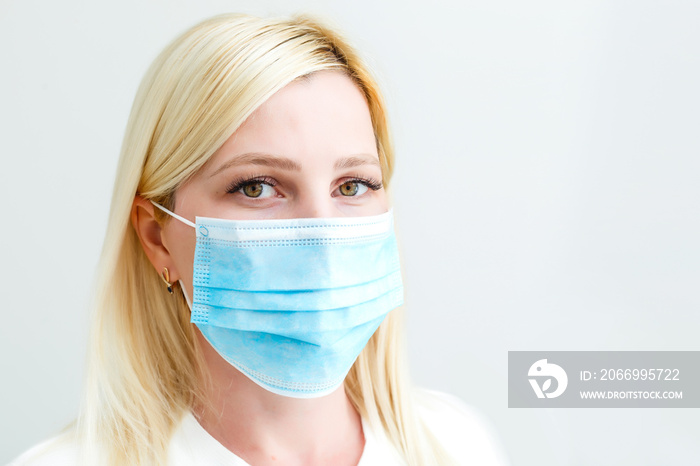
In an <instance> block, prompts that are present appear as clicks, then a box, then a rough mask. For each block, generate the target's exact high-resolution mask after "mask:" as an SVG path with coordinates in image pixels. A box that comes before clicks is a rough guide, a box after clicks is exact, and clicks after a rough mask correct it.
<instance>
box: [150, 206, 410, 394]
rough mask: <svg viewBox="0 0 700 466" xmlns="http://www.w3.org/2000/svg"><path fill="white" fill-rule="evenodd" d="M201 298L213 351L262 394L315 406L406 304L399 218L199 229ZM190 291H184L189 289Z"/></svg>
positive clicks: (200, 321)
mask: <svg viewBox="0 0 700 466" xmlns="http://www.w3.org/2000/svg"><path fill="white" fill-rule="evenodd" d="M154 205H155V206H156V207H158V208H160V209H161V210H163V211H165V212H166V213H168V214H169V215H171V216H172V217H174V218H176V219H178V220H180V221H182V222H183V223H185V224H187V225H190V226H192V227H194V228H195V231H196V235H197V244H196V249H195V257H194V272H193V278H192V284H193V296H192V300H191V301H190V300H189V297H188V296H187V293H185V297H186V298H187V299H188V304H190V308H191V310H192V314H191V322H192V323H194V324H196V325H197V327H198V328H199V330H200V331H201V332H202V334H203V335H204V337H205V338H206V339H207V341H208V342H209V343H210V344H211V346H212V347H213V348H214V349H215V350H216V351H217V352H218V353H219V354H220V355H221V357H223V358H224V359H225V360H226V361H228V362H229V363H230V364H231V365H232V366H234V367H235V368H236V369H238V370H239V371H240V372H242V373H243V374H245V375H246V376H247V377H248V378H250V379H251V380H252V381H253V382H255V383H257V384H258V385H260V386H261V387H263V388H265V389H267V390H269V391H271V392H273V393H277V394H279V395H285V396H290V397H295V398H312V397H319V396H323V395H326V394H328V393H331V392H332V391H334V390H336V389H337V388H338V387H339V386H340V385H341V384H342V383H343V380H344V379H345V376H346V375H347V373H348V371H349V370H350V368H351V367H352V364H353V363H354V362H355V359H356V358H357V356H358V355H359V354H360V352H361V351H362V349H363V348H364V346H365V344H366V343H367V341H368V340H369V338H370V337H371V336H372V334H373V333H374V332H375V330H376V329H377V328H378V327H379V325H380V324H381V322H382V321H383V320H384V317H385V316H386V315H387V313H388V312H389V311H391V310H392V309H394V308H396V307H398V306H400V305H401V304H402V303H403V286H402V282H401V272H400V266H399V255H398V248H397V245H396V237H395V235H394V226H393V218H392V212H391V211H389V212H386V213H384V214H381V215H376V216H371V217H348V218H308V219H306V218H304V219H282V220H225V219H216V218H204V217H197V218H196V223H192V222H190V221H189V220H187V219H185V218H182V217H180V216H179V215H176V214H174V213H173V212H170V211H169V210H167V209H165V208H163V207H161V206H159V205H157V204H154ZM183 292H184V288H183Z"/></svg>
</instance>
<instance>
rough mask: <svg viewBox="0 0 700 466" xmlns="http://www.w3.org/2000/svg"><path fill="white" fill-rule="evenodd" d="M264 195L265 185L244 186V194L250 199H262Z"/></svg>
mask: <svg viewBox="0 0 700 466" xmlns="http://www.w3.org/2000/svg"><path fill="white" fill-rule="evenodd" d="M262 193H263V183H252V184H248V185H246V186H243V194H245V195H246V196H248V197H260V195H261V194H262Z"/></svg>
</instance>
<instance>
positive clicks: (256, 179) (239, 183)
mask: <svg viewBox="0 0 700 466" xmlns="http://www.w3.org/2000/svg"><path fill="white" fill-rule="evenodd" d="M353 182H354V183H361V184H364V185H365V186H367V187H368V188H369V189H371V190H372V191H379V190H380V189H382V187H383V185H382V182H381V181H377V180H375V179H373V178H363V177H361V176H353V177H350V179H349V180H347V181H345V182H343V183H341V184H345V183H353ZM257 183H265V184H267V185H270V186H273V187H274V186H277V182H276V181H275V180H274V179H273V178H270V177H269V176H253V177H251V178H237V179H235V180H233V182H232V183H231V184H230V185H229V187H228V188H227V189H226V192H227V193H229V194H233V193H237V192H238V191H240V190H241V189H243V188H245V187H246V186H250V185H253V184H257Z"/></svg>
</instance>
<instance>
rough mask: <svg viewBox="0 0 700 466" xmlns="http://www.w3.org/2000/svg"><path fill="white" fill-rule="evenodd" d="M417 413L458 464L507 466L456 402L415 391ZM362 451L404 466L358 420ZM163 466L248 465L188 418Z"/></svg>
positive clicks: (68, 451)
mask: <svg viewBox="0 0 700 466" xmlns="http://www.w3.org/2000/svg"><path fill="white" fill-rule="evenodd" d="M416 401H417V403H418V405H417V408H418V414H419V416H420V417H421V419H423V421H424V422H425V423H426V425H427V426H428V428H429V429H430V430H431V432H432V433H433V435H434V436H435V437H436V438H437V439H438V440H439V441H440V442H441V443H442V445H443V446H444V448H445V450H446V451H447V452H448V453H449V454H450V455H451V456H452V457H453V458H454V459H455V460H457V462H458V464H464V465H478V466H507V465H508V461H507V459H506V456H505V454H504V453H503V452H502V450H501V449H500V447H499V445H498V442H497V441H496V439H495V437H494V435H493V434H492V432H491V429H490V427H489V426H488V423H486V422H485V421H484V420H483V418H482V417H481V416H480V415H479V414H478V413H477V412H476V411H475V410H474V409H473V408H470V407H469V406H467V405H466V404H464V403H463V402H462V401H460V400H459V399H458V398H456V397H454V396H451V395H447V394H444V393H439V392H433V391H427V390H420V391H418V393H417V400H416ZM362 429H363V432H364V436H365V447H364V450H363V452H362V457H361V458H360V462H359V463H358V465H357V466H405V464H406V463H405V462H404V461H403V460H402V459H401V457H400V455H399V454H398V452H397V451H396V449H395V448H394V446H393V444H392V443H391V442H390V441H389V440H388V439H387V438H386V436H385V435H384V433H383V432H381V431H380V432H375V431H372V430H371V429H370V428H369V425H367V423H366V422H365V421H364V420H363V421H362ZM77 458H78V448H77V445H75V444H74V443H73V442H70V441H66V440H65V439H64V438H61V437H56V438H53V439H51V440H48V441H46V442H44V443H41V444H39V445H37V446H35V447H34V448H32V449H30V450H29V451H27V452H26V453H24V454H23V455H22V456H20V457H19V458H17V459H16V460H15V461H13V462H12V463H10V465H9V466H74V465H76V464H77V463H78V461H77ZM167 464H168V466H223V465H225V466H250V465H249V464H248V463H246V462H245V461H243V460H242V459H241V458H239V457H238V456H236V455H235V454H233V453H232V452H231V451H229V450H228V449H226V447H224V446H223V445H221V444H220V443H219V442H218V441H217V440H216V439H214V437H212V436H211V435H209V433H208V432H207V431H206V430H204V428H203V427H202V426H201V425H200V424H199V422H197V420H196V419H195V417H194V415H192V413H187V414H186V415H185V417H184V418H183V420H182V422H181V423H180V426H179V427H178V428H177V429H176V431H175V433H174V434H173V437H172V439H171V441H170V446H169V448H168V463H167Z"/></svg>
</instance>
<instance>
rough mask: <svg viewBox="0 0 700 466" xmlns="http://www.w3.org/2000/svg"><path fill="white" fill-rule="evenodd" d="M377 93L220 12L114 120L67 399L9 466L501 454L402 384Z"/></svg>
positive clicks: (319, 34) (451, 408) (324, 50)
mask: <svg viewBox="0 0 700 466" xmlns="http://www.w3.org/2000/svg"><path fill="white" fill-rule="evenodd" d="M392 166H393V152H392V147H391V143H390V140H389V134H388V128H387V122H386V113H385V108H384V103H383V101H382V98H381V96H380V94H379V91H378V88H377V85H376V83H375V82H374V80H373V79H372V78H371V76H370V75H369V72H368V70H367V69H366V68H365V67H364V66H363V64H362V63H361V62H360V60H359V59H358V57H357V55H356V53H355V52H354V51H353V50H352V49H351V48H350V47H349V46H348V45H347V44H346V43H345V42H344V41H343V40H342V39H341V38H340V37H338V36H337V35H336V34H335V33H333V32H332V31H330V30H328V29H327V28H325V27H323V26H321V25H319V24H317V23H316V22H314V21H311V20H309V19H304V18H294V19H289V20H277V19H261V18H254V17H250V16H243V15H224V16H220V17H216V18H212V19H210V20H208V21H205V22H203V23H201V24H199V25H197V26H195V27H194V28H192V29H190V30H189V31H187V32H185V33H184V34H183V35H182V36H180V37H179V38H178V39H176V40H175V41H174V42H173V43H172V44H171V45H170V46H168V47H167V48H166V49H165V50H164V51H163V52H162V53H161V55H160V56H159V57H158V58H157V59H156V61H155V62H154V64H153V65H152V66H151V68H150V70H149V71H148V73H147V75H146V77H145V78H144V80H143V82H142V84H141V87H140V88H139V91H138V94H137V96H136V101H135V103H134V107H133V110H132V114H131V117H130V121H129V124H128V127H127V131H126V136H125V140H124V145H123V149H122V155H121V160H120V164H119V169H118V173H117V182H116V185H115V189H114V193H113V204H112V210H111V214H110V218H109V227H108V234H107V238H106V240H105V246H104V250H103V256H102V260H101V269H100V288H99V294H98V302H97V303H96V315H95V319H94V329H93V334H92V340H91V345H92V348H91V349H92V350H91V353H90V354H91V358H90V364H89V376H88V381H87V388H86V394H85V403H84V408H83V411H82V413H81V415H80V417H79V419H78V422H77V424H76V427H75V429H74V430H73V431H71V432H70V433H67V434H65V435H64V436H63V437H61V438H59V439H57V440H53V441H50V442H49V443H47V444H44V445H40V446H39V447H36V448H35V449H33V450H32V451H30V452H28V453H27V454H25V455H24V456H23V457H21V458H20V459H19V460H18V461H17V464H25V463H26V464H76V463H81V462H82V463H83V464H90V465H92V464H112V465H121V464H129V465H146V464H149V465H150V464H168V465H180V464H182V465H185V464H187V465H190V464H252V465H267V464H285V465H286V464H292V465H294V464H304V465H320V464H333V465H357V464H360V465H363V466H366V465H375V464H376V465H379V464H381V465H390V464H410V465H426V464H440V465H442V464H465V463H467V462H476V463H474V464H477V463H478V464H503V462H502V459H501V456H500V454H499V453H498V451H497V449H496V447H495V446H494V443H493V441H492V440H491V438H490V437H489V436H488V434H487V433H486V432H485V431H484V429H483V428H482V426H481V425H480V424H479V421H478V420H477V419H476V418H475V417H474V416H473V415H472V414H470V413H469V411H468V409H467V408H466V407H465V406H464V405H462V404H460V402H458V401H456V400H454V399H451V398H449V397H447V396H445V395H439V394H429V393H425V392H419V393H417V394H414V393H413V392H412V391H411V390H410V388H409V386H408V385H407V382H406V380H405V374H404V369H403V366H402V350H401V344H400V340H401V338H400V332H401V330H400V325H399V315H398V314H397V312H398V311H395V310H393V309H394V308H397V307H398V306H400V304H401V303H402V287H401V279H400V271H399V270H398V267H399V263H398V255H397V249H396V243H395V238H394V235H393V226H392V221H391V211H390V210H389V200H388V196H387V193H386V188H387V186H388V183H389V180H390V178H391V173H392Z"/></svg>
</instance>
